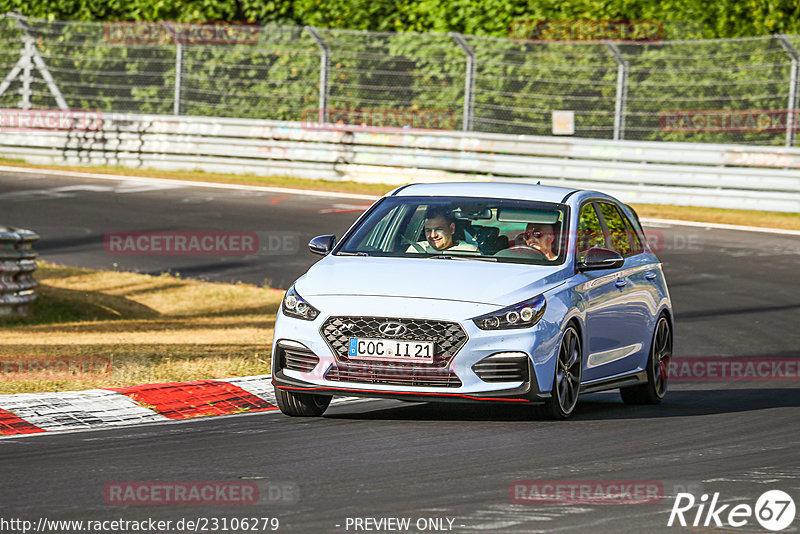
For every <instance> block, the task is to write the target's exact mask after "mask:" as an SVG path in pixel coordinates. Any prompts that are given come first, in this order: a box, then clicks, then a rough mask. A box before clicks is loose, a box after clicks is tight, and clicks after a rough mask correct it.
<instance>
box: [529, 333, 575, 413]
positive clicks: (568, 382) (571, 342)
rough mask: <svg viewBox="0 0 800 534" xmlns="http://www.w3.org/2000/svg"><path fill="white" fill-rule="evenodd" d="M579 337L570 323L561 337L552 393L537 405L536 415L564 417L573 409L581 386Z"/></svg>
mask: <svg viewBox="0 0 800 534" xmlns="http://www.w3.org/2000/svg"><path fill="white" fill-rule="evenodd" d="M582 354H583V352H582V349H581V338H580V336H579V335H578V331H577V330H576V329H575V327H574V326H572V325H570V326H568V327H567V329H566V330H565V331H564V336H563V337H562V338H561V346H560V347H559V349H558V360H557V361H556V372H555V378H554V380H553V390H552V394H551V396H550V398H549V399H547V401H545V403H544V405H542V406H537V415H538V416H539V417H544V418H547V419H566V418H568V417H569V416H570V415H572V412H574V411H575V405H576V404H578V392H579V390H580V387H581V362H582V357H581V356H582Z"/></svg>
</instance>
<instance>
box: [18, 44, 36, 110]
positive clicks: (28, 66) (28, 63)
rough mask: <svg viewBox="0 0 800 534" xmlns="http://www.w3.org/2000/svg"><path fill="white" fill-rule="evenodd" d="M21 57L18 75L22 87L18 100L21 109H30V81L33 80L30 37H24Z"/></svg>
mask: <svg viewBox="0 0 800 534" xmlns="http://www.w3.org/2000/svg"><path fill="white" fill-rule="evenodd" d="M22 57H23V63H22V65H23V66H22V76H21V77H20V79H21V81H22V89H21V90H20V94H21V95H22V100H20V103H19V107H20V108H22V109H31V81H32V80H33V77H32V76H31V70H33V43H32V42H31V40H30V39H25V48H24V49H23V52H22Z"/></svg>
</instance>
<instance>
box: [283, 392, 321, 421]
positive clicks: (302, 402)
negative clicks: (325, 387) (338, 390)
mask: <svg viewBox="0 0 800 534" xmlns="http://www.w3.org/2000/svg"><path fill="white" fill-rule="evenodd" d="M275 400H276V401H278V408H280V409H281V411H282V412H283V413H285V414H286V415H291V416H292V417H319V416H320V415H322V414H323V413H324V412H325V410H326V409H327V408H328V405H329V404H330V403H331V397H330V395H314V394H312V393H295V392H294V391H286V390H284V389H278V388H275Z"/></svg>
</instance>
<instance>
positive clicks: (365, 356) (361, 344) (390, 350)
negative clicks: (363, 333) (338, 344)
mask: <svg viewBox="0 0 800 534" xmlns="http://www.w3.org/2000/svg"><path fill="white" fill-rule="evenodd" d="M347 355H348V356H349V357H350V359H353V360H386V361H391V362H419V363H433V343H432V342H430V341H400V340H397V339H371V338H363V337H361V338H356V337H351V338H350V347H349V350H348V351H347Z"/></svg>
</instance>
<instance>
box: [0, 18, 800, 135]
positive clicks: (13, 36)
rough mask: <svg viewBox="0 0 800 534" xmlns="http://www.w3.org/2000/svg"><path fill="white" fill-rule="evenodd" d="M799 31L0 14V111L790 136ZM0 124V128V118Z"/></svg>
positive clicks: (535, 131)
mask: <svg viewBox="0 0 800 534" xmlns="http://www.w3.org/2000/svg"><path fill="white" fill-rule="evenodd" d="M797 49H800V36H789V37H786V36H780V35H776V36H768V37H758V38H748V39H735V40H698V41H658V42H619V43H616V44H614V43H611V42H537V41H523V40H515V39H498V38H485V37H475V36H462V35H460V34H414V33H377V32H361V31H346V30H329V29H315V28H310V27H275V26H247V25H242V26H235V25H230V26H224V27H223V26H218V25H216V26H215V25H196V26H188V25H179V24H171V23H78V22H53V21H44V20H36V19H25V18H22V17H20V16H18V15H16V14H7V15H5V16H2V18H0V67H2V68H1V69H0V76H4V77H5V79H4V81H3V82H2V84H0V108H3V110H4V113H7V112H8V110H12V109H72V110H78V109H80V110H97V111H100V112H120V113H150V114H170V115H171V114H178V115H193V116H218V117H231V118H260V119H273V120H288V121H301V122H309V123H314V124H318V125H323V124H329V125H352V126H368V127H386V128H390V129H396V128H414V129H417V128H419V129H444V130H465V131H478V132H491V133H502V134H532V135H551V133H552V127H553V112H554V111H558V110H567V111H572V112H574V135H575V136H578V137H586V138H596V139H628V140H651V141H695V142H714V143H746V144H753V145H772V146H781V145H787V146H794V145H795V135H794V133H795V132H794V131H795V130H796V128H797V121H796V117H795V115H794V114H795V110H796V108H797V82H798V72H797V71H798V65H797V61H798V56H797V52H796V50H797ZM0 129H2V125H0Z"/></svg>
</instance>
